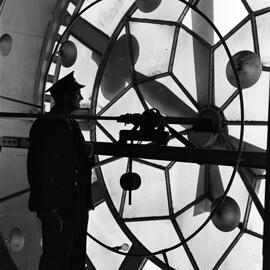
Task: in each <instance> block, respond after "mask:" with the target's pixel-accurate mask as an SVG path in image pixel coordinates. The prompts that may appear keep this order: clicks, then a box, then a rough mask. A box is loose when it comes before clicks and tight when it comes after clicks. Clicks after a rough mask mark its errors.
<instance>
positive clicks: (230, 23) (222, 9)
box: [213, 0, 248, 42]
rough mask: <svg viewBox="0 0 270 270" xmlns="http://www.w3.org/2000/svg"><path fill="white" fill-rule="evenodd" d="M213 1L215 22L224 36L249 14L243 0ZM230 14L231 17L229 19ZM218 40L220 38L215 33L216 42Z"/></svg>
mask: <svg viewBox="0 0 270 270" xmlns="http://www.w3.org/2000/svg"><path fill="white" fill-rule="evenodd" d="M213 2H214V24H215V26H216V27H217V29H218V30H219V32H220V33H221V35H222V36H225V35H226V34H227V33H228V32H229V31H230V30H231V29H233V28H234V27H235V26H236V25H237V24H238V23H240V21H241V20H243V19H244V18H245V17H246V16H247V15H248V12H247V10H246V9H245V7H244V5H243V3H242V1H241V0H226V1H224V0H215V1H213ZM232 7H233V8H232ZM228 15H229V17H230V19H229V20H228ZM218 40H219V38H218V36H217V34H216V33H215V42H217V41H218Z"/></svg>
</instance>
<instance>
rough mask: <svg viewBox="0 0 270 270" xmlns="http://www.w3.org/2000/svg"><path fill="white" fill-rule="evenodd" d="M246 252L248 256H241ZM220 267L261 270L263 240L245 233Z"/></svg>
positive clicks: (224, 268) (223, 268)
mask: <svg viewBox="0 0 270 270" xmlns="http://www.w3.org/2000/svg"><path fill="white" fill-rule="evenodd" d="M244 252H246V256H239V254H243V253H244ZM219 269H221V270H227V269H239V270H261V269H262V241H261V240H260V239H257V238H256V237H254V236H251V235H248V234H244V235H243V236H242V237H241V239H240V240H239V242H238V243H237V245H236V246H235V247H234V250H233V252H231V253H230V255H229V256H228V257H227V258H226V260H225V261H224V263H223V264H222V265H221V267H220V268H219Z"/></svg>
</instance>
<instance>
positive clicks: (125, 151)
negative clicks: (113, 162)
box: [93, 142, 266, 169]
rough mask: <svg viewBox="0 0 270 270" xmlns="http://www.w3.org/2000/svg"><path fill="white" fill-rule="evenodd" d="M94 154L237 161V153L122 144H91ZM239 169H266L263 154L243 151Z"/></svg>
mask: <svg viewBox="0 0 270 270" xmlns="http://www.w3.org/2000/svg"><path fill="white" fill-rule="evenodd" d="M93 145H94V154H96V155H109V156H122V157H129V156H132V157H134V158H146V159H157V160H169V161H171V160H173V161H179V162H190V163H197V164H217V165H223V166H234V165H235V164H236V160H237V156H238V155H237V151H233V150H213V149H196V148H193V149H191V148H184V147H172V146H156V145H151V146H150V145H139V144H135V145H134V144H133V146H131V145H130V144H123V143H105V142H93ZM239 166H241V167H252V168H260V169H265V168H266V154H265V152H262V153H260V152H247V151H243V152H242V155H241V160H240V163H239Z"/></svg>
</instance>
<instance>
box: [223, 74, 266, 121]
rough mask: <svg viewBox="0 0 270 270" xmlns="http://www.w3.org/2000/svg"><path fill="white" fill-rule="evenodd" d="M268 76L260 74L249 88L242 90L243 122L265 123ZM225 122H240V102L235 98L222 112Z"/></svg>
mask: <svg viewBox="0 0 270 270" xmlns="http://www.w3.org/2000/svg"><path fill="white" fill-rule="evenodd" d="M267 89H269V74H268V72H262V74H261V77H260V79H259V80H258V81H257V82H256V83H255V84H254V85H253V86H251V87H250V88H248V89H244V90H243V91H242V93H243V100H244V117H245V120H250V121H251V120H253V121H255V120H258V121H267V119H268V100H269V91H268V90H267ZM224 114H225V117H226V119H227V120H240V118H241V113H240V100H239V97H237V98H236V99H235V100H234V101H233V102H232V103H231V104H230V105H229V106H228V107H227V108H226V109H225V111H224Z"/></svg>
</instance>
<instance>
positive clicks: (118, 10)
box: [81, 0, 134, 36]
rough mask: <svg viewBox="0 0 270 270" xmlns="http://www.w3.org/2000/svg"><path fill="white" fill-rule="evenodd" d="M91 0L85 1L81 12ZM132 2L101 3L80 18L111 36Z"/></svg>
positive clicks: (112, 0) (131, 0)
mask: <svg viewBox="0 0 270 270" xmlns="http://www.w3.org/2000/svg"><path fill="white" fill-rule="evenodd" d="M92 2H94V1H93V0H85V1H84V3H83V5H82V8H81V10H83V9H84V8H85V7H86V6H88V5H89V4H90V3H92ZM133 2H134V1H133V0H126V1H118V0H110V1H101V2H99V3H98V4H96V5H94V6H93V7H91V8H90V9H88V10H87V11H86V12H84V13H83V14H82V15H81V16H82V17H83V18H84V19H86V20H87V21H88V22H90V23H91V24H93V25H94V26H95V27H97V28H98V29H100V30H101V31H103V32H104V33H106V34H107V35H109V36H111V35H112V33H113V31H114V30H115V28H116V26H117V25H118V23H119V22H120V20H121V19H122V17H123V16H124V14H125V13H126V11H127V9H128V8H129V7H130V6H131V5H132V4H133Z"/></svg>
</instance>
